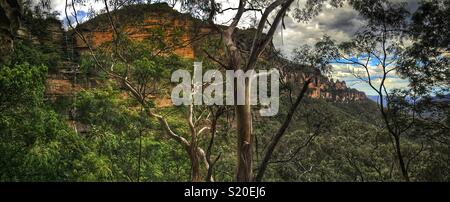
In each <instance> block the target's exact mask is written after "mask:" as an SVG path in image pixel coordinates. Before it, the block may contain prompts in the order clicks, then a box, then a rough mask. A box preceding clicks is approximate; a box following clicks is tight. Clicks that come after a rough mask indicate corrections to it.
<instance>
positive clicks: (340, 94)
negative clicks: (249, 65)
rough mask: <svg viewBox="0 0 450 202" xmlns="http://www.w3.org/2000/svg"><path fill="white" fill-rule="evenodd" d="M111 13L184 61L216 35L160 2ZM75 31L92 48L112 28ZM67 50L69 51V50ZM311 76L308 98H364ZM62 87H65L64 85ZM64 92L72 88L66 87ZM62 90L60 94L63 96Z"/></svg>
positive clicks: (95, 22)
mask: <svg viewBox="0 0 450 202" xmlns="http://www.w3.org/2000/svg"><path fill="white" fill-rule="evenodd" d="M111 14H112V16H113V18H114V21H115V22H116V28H117V29H120V31H121V32H122V33H124V34H126V35H127V36H128V37H129V38H130V39H132V40H135V41H143V40H146V39H149V38H151V39H152V40H155V39H156V40H160V41H161V42H163V43H164V44H165V45H166V46H169V47H172V49H171V51H172V52H173V53H175V54H176V55H178V56H181V57H184V58H188V59H198V58H199V57H201V56H202V55H203V56H204V53H203V52H202V47H201V46H202V45H204V43H202V42H204V41H205V40H207V37H210V36H214V35H216V33H215V32H214V29H212V28H211V27H210V26H209V25H208V24H207V23H204V22H202V21H201V20H198V19H195V18H193V17H192V16H190V15H189V14H181V13H179V12H177V11H175V10H173V9H172V8H171V7H169V6H168V5H167V4H164V3H160V4H153V5H135V6H128V7H125V8H123V9H121V10H118V11H114V12H112V13H111ZM77 29H78V30H79V31H80V32H81V33H82V34H83V35H84V36H85V37H86V39H87V40H88V41H89V43H90V44H92V46H93V48H97V47H98V46H100V45H102V44H103V43H105V42H110V41H112V40H113V34H112V28H111V26H110V24H109V20H108V18H107V16H106V15H105V14H102V15H99V16H97V17H96V18H94V19H91V20H89V21H87V22H85V23H83V24H81V25H80V26H79V27H77ZM251 33H252V30H251V29H249V30H241V31H240V32H239V34H240V35H242V36H239V37H237V38H238V39H239V40H242V43H249V42H246V39H251V37H249V36H252V34H251ZM68 36H69V38H70V39H71V40H69V41H71V42H72V44H71V46H72V47H73V51H74V53H75V55H80V54H83V53H84V52H85V51H87V50H88V47H87V46H86V44H85V43H84V42H83V40H81V39H80V38H79V37H78V35H76V34H75V33H73V32H69V33H68ZM216 37H217V36H216ZM68 48H69V49H70V47H68ZM218 49H220V47H219V48H218ZM267 52H268V53H267ZM274 52H275V51H274V47H270V48H268V49H267V50H266V54H265V56H264V57H266V58H270V57H271V58H273V57H277V56H276V54H274ZM218 54H220V53H218ZM275 60H278V59H275ZM281 61H282V60H281ZM282 62H283V61H282ZM308 74H310V73H308ZM313 74H314V79H313V82H312V84H311V85H310V91H309V96H310V97H312V98H317V99H318V98H322V99H327V100H330V101H338V102H351V101H363V100H366V99H367V98H366V95H365V94H364V93H362V92H359V91H357V90H355V89H350V88H348V87H347V86H346V84H345V82H340V81H336V82H335V81H332V80H329V79H328V78H327V77H325V76H323V75H321V74H319V73H313ZM296 82H299V86H300V83H301V82H302V80H301V78H300V79H296ZM64 85H66V86H68V85H67V84H64ZM50 88H51V87H50ZM67 90H74V89H73V88H67ZM62 91H64V90H62ZM62 91H61V93H62V94H64V92H62Z"/></svg>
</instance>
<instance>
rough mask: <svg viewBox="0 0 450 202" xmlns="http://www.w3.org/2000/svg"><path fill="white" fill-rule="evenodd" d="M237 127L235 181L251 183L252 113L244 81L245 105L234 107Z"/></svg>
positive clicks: (246, 84) (248, 91)
mask: <svg viewBox="0 0 450 202" xmlns="http://www.w3.org/2000/svg"><path fill="white" fill-rule="evenodd" d="M236 126H237V137H238V143H237V147H238V148H237V157H238V162H237V163H238V164H237V171H236V181H238V182H250V181H252V180H253V179H252V176H253V174H252V149H251V148H252V147H251V145H252V113H251V106H250V85H249V80H248V79H246V81H245V104H244V105H236Z"/></svg>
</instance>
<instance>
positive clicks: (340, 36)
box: [52, 0, 418, 95]
mask: <svg viewBox="0 0 450 202" xmlns="http://www.w3.org/2000/svg"><path fill="white" fill-rule="evenodd" d="M305 1H306V0H297V2H295V3H294V4H299V5H302V4H304V2H305ZM392 1H400V0H392ZM405 1H406V2H407V3H408V8H409V10H410V11H414V10H415V9H416V8H417V4H418V3H417V2H418V0H405ZM218 2H222V3H224V4H226V5H230V6H234V7H236V6H237V1H236V0H218ZM64 6H65V0H53V2H52V8H53V9H54V10H55V11H58V12H60V13H61V14H62V15H61V18H62V17H64V15H63V14H64ZM89 8H92V9H94V10H96V11H98V10H101V9H103V8H104V5H103V4H102V1H100V2H94V0H91V2H90V3H88V4H87V5H86V6H83V7H79V8H78V9H77V10H81V11H84V12H79V15H80V17H82V19H86V13H87V11H88V9H89ZM234 14H235V11H228V12H225V13H224V14H222V15H220V16H218V17H217V19H216V22H217V23H218V24H226V23H229V22H230V20H231V19H232V18H233V16H234ZM254 15H255V14H254V13H251V14H250V13H249V14H248V15H247V16H244V18H243V19H247V20H244V21H242V22H241V23H240V27H249V26H251V25H252V24H253V23H254V22H252V20H250V18H246V17H254ZM285 25H286V29H283V30H281V29H278V31H277V33H276V35H275V36H274V39H273V42H274V45H275V47H276V48H277V49H279V50H280V51H281V53H283V54H284V55H286V57H288V58H289V57H291V53H292V50H294V49H295V48H297V47H300V46H302V45H304V44H308V45H313V44H314V43H315V42H317V41H318V40H320V39H321V38H322V37H323V35H324V34H326V35H328V36H330V37H331V38H332V39H333V40H335V41H337V42H344V41H347V40H350V39H351V38H352V36H353V35H354V33H355V32H356V31H358V29H360V28H361V27H362V26H364V25H365V22H364V19H363V18H362V17H361V16H359V15H358V12H356V11H355V10H353V9H352V8H351V7H350V6H348V5H344V6H343V7H341V8H333V7H331V6H328V5H325V7H324V9H323V11H322V12H321V13H320V14H319V15H318V16H316V17H314V18H313V19H311V20H310V21H308V22H307V23H302V22H297V21H296V20H294V19H293V18H292V17H290V16H287V17H286V19H285ZM332 66H333V73H332V77H333V79H334V80H341V81H342V80H343V81H345V82H346V83H347V86H349V87H351V88H355V89H357V90H360V91H363V92H365V93H366V94H367V95H374V94H375V92H374V91H372V89H371V88H370V87H369V86H368V85H367V84H366V83H364V82H361V81H360V80H359V79H356V78H355V77H354V75H353V74H352V71H353V68H352V67H350V66H348V65H341V64H333V65H332ZM371 73H373V75H374V77H378V76H379V75H380V74H381V71H380V68H377V67H375V66H372V67H371ZM391 75H392V76H390V77H389V78H388V79H387V81H386V86H387V87H388V88H390V89H393V88H405V87H407V85H408V81H407V80H403V79H401V78H399V77H398V76H396V75H395V72H392V74H391ZM374 80H375V83H376V82H377V79H374Z"/></svg>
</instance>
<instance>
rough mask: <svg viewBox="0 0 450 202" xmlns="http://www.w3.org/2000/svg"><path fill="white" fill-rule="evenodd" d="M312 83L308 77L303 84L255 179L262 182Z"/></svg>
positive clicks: (268, 148)
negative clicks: (276, 149)
mask: <svg viewBox="0 0 450 202" xmlns="http://www.w3.org/2000/svg"><path fill="white" fill-rule="evenodd" d="M310 83H311V80H310V79H308V80H306V81H305V83H304V84H303V88H302V90H301V91H300V93H299V95H298V96H297V99H296V100H295V103H294V104H293V105H292V106H291V108H290V109H289V112H288V114H287V116H286V119H285V120H284V122H283V125H281V127H280V129H278V131H277V133H276V134H275V136H274V137H273V138H272V140H271V141H270V143H269V146H268V147H267V150H266V152H265V154H264V158H263V160H262V162H261V165H260V166H259V170H258V174H257V175H256V179H255V181H257V182H261V181H262V179H263V177H264V173H265V172H266V169H267V166H268V165H269V160H270V159H271V158H272V154H273V151H275V148H276V146H277V144H278V143H279V142H280V140H281V137H283V135H284V134H285V132H286V130H287V128H288V127H289V124H290V123H291V121H292V118H293V117H294V114H295V111H296V110H297V108H298V106H299V105H300V103H301V101H302V100H303V97H304V96H305V93H306V91H307V90H308V86H309V84H310Z"/></svg>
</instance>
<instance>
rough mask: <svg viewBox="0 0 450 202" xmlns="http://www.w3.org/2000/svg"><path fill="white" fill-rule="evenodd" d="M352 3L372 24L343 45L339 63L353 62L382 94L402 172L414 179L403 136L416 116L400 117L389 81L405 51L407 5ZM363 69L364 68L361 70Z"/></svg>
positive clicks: (382, 106)
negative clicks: (407, 159) (392, 98)
mask: <svg viewBox="0 0 450 202" xmlns="http://www.w3.org/2000/svg"><path fill="white" fill-rule="evenodd" d="M350 4H352V6H353V7H354V8H355V9H356V10H358V11H359V12H360V13H361V15H363V16H364V17H365V18H366V19H367V20H368V25H367V26H366V27H364V28H363V29H362V30H360V31H359V32H358V33H357V34H356V36H355V39H354V40H353V41H351V42H345V43H342V44H341V45H340V47H339V48H340V52H339V54H338V57H336V62H337V63H340V64H347V65H351V67H352V68H353V69H354V70H353V74H354V76H355V77H356V78H358V79H360V80H361V81H363V82H364V83H367V84H368V85H369V86H370V87H371V89H372V90H373V91H374V92H375V93H376V94H377V95H378V97H379V109H380V113H381V115H382V117H383V120H384V123H385V126H386V129H387V130H388V131H389V133H390V134H391V136H392V138H393V141H394V146H395V151H396V156H397V160H398V166H399V169H400V172H401V174H402V176H403V178H404V180H405V181H410V179H409V175H408V170H407V166H406V163H405V160H404V155H403V153H402V148H401V141H400V138H401V136H402V135H403V134H404V133H405V132H406V131H407V130H409V129H410V128H411V126H412V125H413V124H414V116H412V119H409V120H407V121H406V122H405V119H400V118H399V116H398V115H399V114H401V113H398V114H396V113H395V112H398V111H396V110H395V109H392V108H391V106H392V105H391V104H392V103H391V99H390V98H391V96H389V91H388V87H387V84H386V82H387V79H389V76H390V75H391V74H394V73H395V72H396V71H397V69H398V67H397V64H398V62H399V57H400V54H402V52H403V29H404V28H405V27H406V24H405V20H406V17H407V16H408V14H409V13H408V11H407V10H406V9H405V7H404V5H403V4H401V3H392V2H388V1H351V2H350ZM360 69H362V71H358V70H360ZM373 71H375V73H373ZM374 74H375V75H374ZM385 100H386V101H385ZM385 102H387V104H386V103H385Z"/></svg>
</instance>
